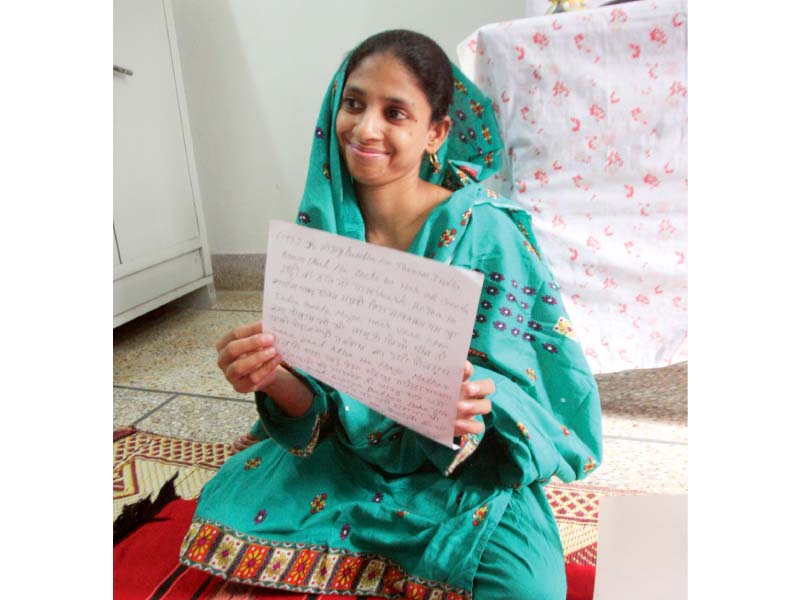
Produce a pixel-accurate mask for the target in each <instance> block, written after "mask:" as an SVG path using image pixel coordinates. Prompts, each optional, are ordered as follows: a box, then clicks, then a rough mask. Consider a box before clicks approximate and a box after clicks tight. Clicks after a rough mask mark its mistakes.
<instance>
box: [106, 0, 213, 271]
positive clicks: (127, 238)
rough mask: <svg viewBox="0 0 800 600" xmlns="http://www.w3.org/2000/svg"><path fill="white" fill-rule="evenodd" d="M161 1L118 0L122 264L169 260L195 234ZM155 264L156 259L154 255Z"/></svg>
mask: <svg viewBox="0 0 800 600" xmlns="http://www.w3.org/2000/svg"><path fill="white" fill-rule="evenodd" d="M164 11H165V9H164V5H163V3H162V1H161V0H114V64H115V65H118V66H120V67H123V68H125V69H129V70H131V71H133V74H132V75H121V74H118V73H116V72H115V73H114V227H115V232H116V239H117V242H118V244H119V254H120V255H121V258H122V261H123V264H130V263H132V262H141V261H145V262H146V261H147V259H148V257H154V258H155V257H161V258H160V259H161V260H163V259H164V257H165V256H166V254H168V251H169V249H170V248H172V247H174V246H178V245H182V246H184V247H185V246H186V242H188V241H190V240H194V239H197V240H198V246H199V245H200V239H199V229H198V223H197V214H196V211H195V205H194V198H193V195H192V184H191V177H190V173H189V167H188V162H187V157H186V149H185V147H184V136H183V128H182V123H181V114H180V108H179V103H178V96H177V88H176V84H175V74H174V72H173V67H172V61H173V60H175V61H177V60H179V57H178V56H174V57H173V56H172V53H171V50H170V43H169V38H168V32H167V24H166V18H165V12H164ZM156 262H157V261H156Z"/></svg>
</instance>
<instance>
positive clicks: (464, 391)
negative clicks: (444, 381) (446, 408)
mask: <svg viewBox="0 0 800 600" xmlns="http://www.w3.org/2000/svg"><path fill="white" fill-rule="evenodd" d="M467 365H468V366H467ZM467 365H465V367H464V382H463V383H462V384H461V396H460V397H459V399H458V405H457V406H458V407H457V411H456V423H455V436H456V437H458V436H460V435H464V434H467V433H483V430H484V425H483V423H482V422H481V421H477V420H475V416H476V415H485V414H488V413H490V412H491V411H492V401H491V400H489V398H487V397H486V396H488V395H489V394H493V393H494V382H493V381H492V380H491V379H483V380H480V381H470V380H469V377H471V376H472V374H473V369H472V365H471V364H470V363H469V362H467Z"/></svg>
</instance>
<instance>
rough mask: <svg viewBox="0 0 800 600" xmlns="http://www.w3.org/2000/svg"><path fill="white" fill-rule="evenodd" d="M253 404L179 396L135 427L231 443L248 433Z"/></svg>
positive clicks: (196, 439) (201, 439) (184, 436)
mask: <svg viewBox="0 0 800 600" xmlns="http://www.w3.org/2000/svg"><path fill="white" fill-rule="evenodd" d="M257 417H258V414H257V413H256V406H255V403H245V402H231V401H229V400H214V399H209V398H193V397H189V396H179V397H177V398H175V399H174V400H172V401H171V402H170V403H169V404H167V405H166V406H165V407H163V408H162V409H160V410H158V411H156V412H155V413H154V414H152V415H150V416H149V417H147V418H146V419H144V420H142V421H141V422H140V423H139V424H138V426H137V427H138V428H139V429H141V430H142V431H149V432H151V433H157V434H160V435H166V436H170V437H178V438H186V439H191V440H195V441H201V442H228V443H229V442H232V441H233V440H234V439H236V438H238V437H239V436H241V435H243V434H245V433H247V432H248V431H250V427H251V426H252V425H253V423H254V422H255V420H256V418H257Z"/></svg>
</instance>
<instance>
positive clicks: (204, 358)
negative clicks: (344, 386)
mask: <svg viewBox="0 0 800 600" xmlns="http://www.w3.org/2000/svg"><path fill="white" fill-rule="evenodd" d="M261 298H262V296H261V293H260V292H234V291H217V303H216V305H215V306H214V307H213V308H212V309H207V310H198V309H188V308H180V307H178V306H176V305H175V304H170V305H167V306H165V307H162V308H160V309H158V310H156V311H153V312H152V313H149V314H148V315H145V316H143V317H140V318H139V319H136V320H134V321H131V322H130V323H127V324H125V325H122V326H121V327H118V328H117V329H116V330H115V331H114V426H115V427H119V426H122V425H134V426H136V427H137V428H139V429H141V430H144V431H150V432H154V433H159V434H163V435H170V436H176V437H185V438H191V439H195V440H202V441H209V442H229V441H232V440H233V439H234V438H236V437H238V436H239V435H241V434H242V433H245V432H246V431H248V430H249V428H250V426H251V424H252V423H253V421H254V420H255V417H256V411H255V406H254V405H253V402H252V395H245V394H238V393H237V392H235V391H234V390H233V389H232V388H231V387H230V386H229V385H228V383H227V381H225V378H224V377H223V376H222V374H221V373H220V372H219V369H218V368H217V365H216V350H215V349H214V343H215V341H216V340H217V338H219V337H220V336H222V335H223V334H224V333H225V332H226V331H228V330H229V329H231V328H233V327H235V326H237V325H242V324H245V323H249V322H252V321H257V320H258V319H259V318H260V316H261ZM687 366H688V365H687V363H680V364H677V365H673V366H671V367H667V368H664V369H650V370H639V371H625V372H621V373H613V374H609V375H600V376H598V378H597V380H598V384H599V387H600V396H601V400H602V403H603V433H604V436H605V439H604V454H605V456H604V461H603V464H602V465H601V466H600V468H599V469H598V470H597V471H596V472H595V473H593V474H592V475H591V476H590V477H589V478H588V479H587V480H586V481H585V482H586V483H587V484H593V485H597V486H605V487H612V488H622V489H634V490H645V491H648V492H651V493H668V494H672V493H686V492H688V485H689V477H688V405H687Z"/></svg>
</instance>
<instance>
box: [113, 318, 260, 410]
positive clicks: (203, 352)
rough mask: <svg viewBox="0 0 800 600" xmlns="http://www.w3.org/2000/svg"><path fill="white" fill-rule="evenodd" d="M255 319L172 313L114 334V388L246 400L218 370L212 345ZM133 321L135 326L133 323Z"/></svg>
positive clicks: (248, 396)
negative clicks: (132, 388) (118, 386)
mask: <svg viewBox="0 0 800 600" xmlns="http://www.w3.org/2000/svg"><path fill="white" fill-rule="evenodd" d="M259 318H260V313H255V312H252V313H251V312H226V311H214V310H192V309H172V310H170V311H165V312H163V313H162V314H161V315H160V316H157V317H153V318H151V319H148V320H146V321H144V322H139V323H135V324H134V325H133V326H131V327H125V326H123V328H118V329H117V330H115V331H114V384H115V385H120V386H125V387H134V388H143V389H148V390H158V391H165V392H178V393H181V392H183V393H190V394H204V395H210V396H223V397H226V398H248V399H249V398H250V397H252V396H251V395H247V394H239V393H237V392H236V391H234V390H233V388H232V387H231V386H230V384H229V383H228V382H227V380H226V379H225V377H224V376H223V375H222V372H221V371H220V370H219V368H218V367H217V350H216V348H215V346H214V345H215V343H216V341H217V339H219V338H220V337H222V336H223V335H224V334H225V333H226V332H228V331H229V330H231V329H233V328H234V327H237V326H240V325H245V324H247V323H250V322H253V321H257V320H258V319H259ZM137 321H138V320H137Z"/></svg>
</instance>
